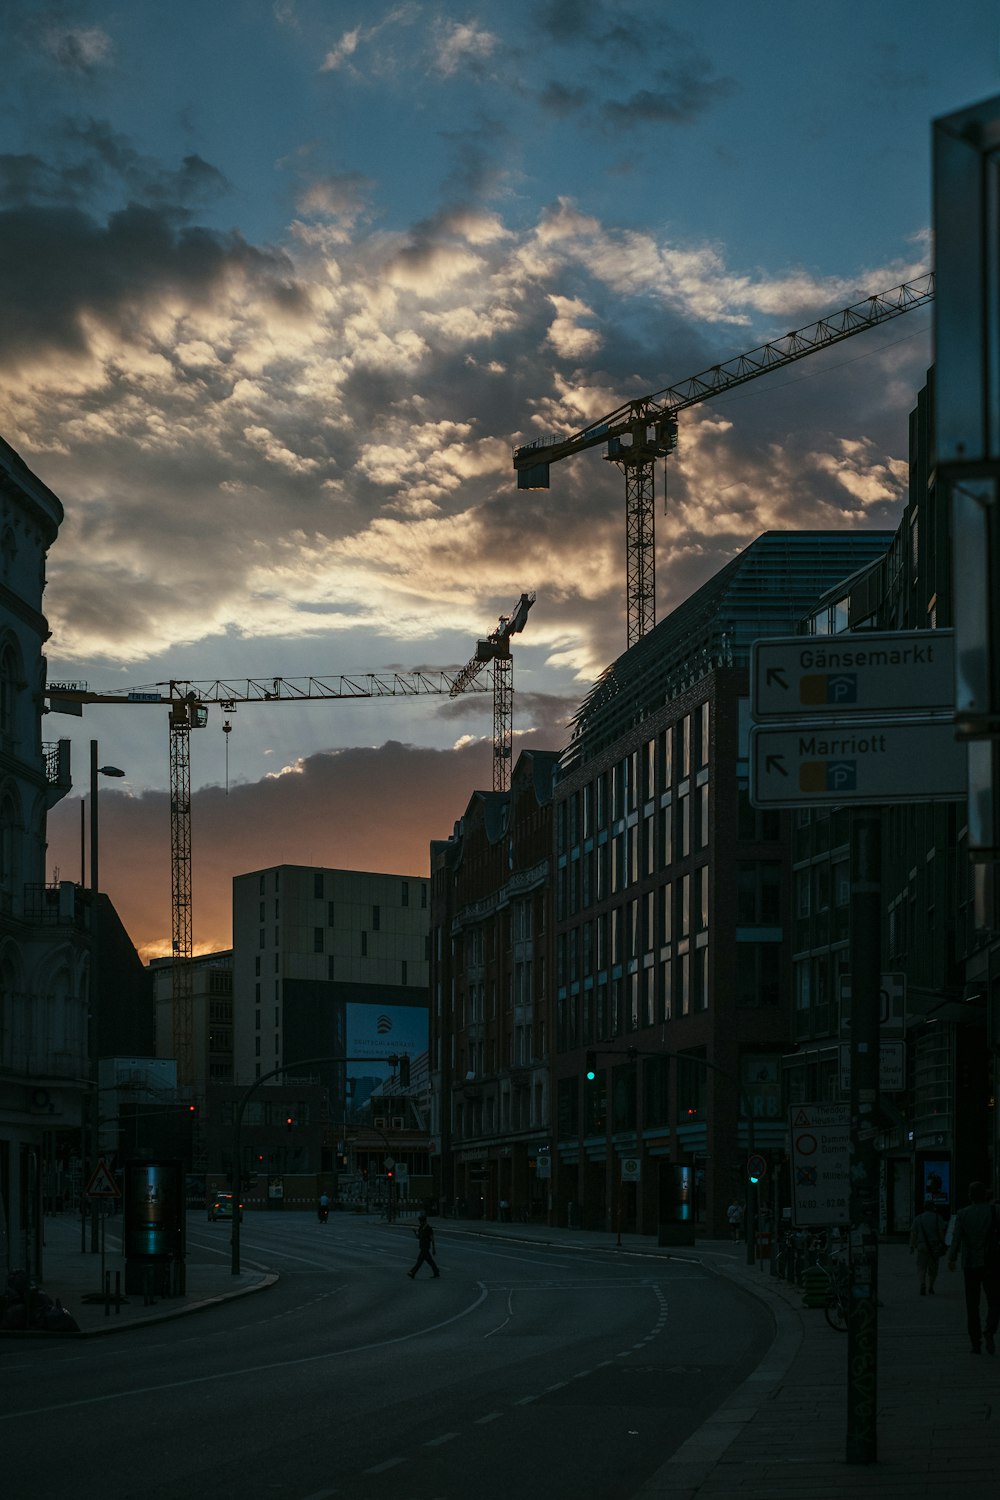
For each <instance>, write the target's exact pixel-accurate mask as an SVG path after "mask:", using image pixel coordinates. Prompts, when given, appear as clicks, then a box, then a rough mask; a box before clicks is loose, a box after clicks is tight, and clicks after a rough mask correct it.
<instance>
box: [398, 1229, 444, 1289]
mask: <svg viewBox="0 0 1000 1500" xmlns="http://www.w3.org/2000/svg"><path fill="white" fill-rule="evenodd" d="M414 1233H415V1234H416V1236H417V1244H418V1245H419V1246H420V1254H419V1255H418V1256H417V1263H416V1265H415V1266H414V1267H413V1270H412V1271H407V1273H406V1274H407V1276H409V1278H410V1280H411V1281H412V1280H413V1278H414V1276H416V1274H417V1272H418V1271H419V1270H420V1267H421V1266H422V1265H423V1263H424V1261H426V1262H427V1264H428V1265H429V1266H430V1268H431V1270H432V1271H433V1273H434V1280H435V1281H436V1280H437V1278H438V1277H439V1276H440V1274H441V1272H440V1271H439V1270H438V1268H437V1266H436V1265H435V1263H434V1255H433V1251H435V1250H436V1249H437V1246H436V1245H435V1243H434V1231H433V1229H432V1228H431V1226H430V1225H429V1224H428V1222H427V1215H426V1214H420V1215H419V1216H418V1218H417V1227H416V1229H415V1231H414Z"/></svg>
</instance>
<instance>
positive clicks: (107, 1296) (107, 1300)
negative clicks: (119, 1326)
mask: <svg viewBox="0 0 1000 1500" xmlns="http://www.w3.org/2000/svg"><path fill="white" fill-rule="evenodd" d="M104 1316H105V1317H106V1318H110V1316H111V1272H110V1271H105V1273H104Z"/></svg>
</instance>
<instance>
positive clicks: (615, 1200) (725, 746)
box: [552, 531, 892, 1237]
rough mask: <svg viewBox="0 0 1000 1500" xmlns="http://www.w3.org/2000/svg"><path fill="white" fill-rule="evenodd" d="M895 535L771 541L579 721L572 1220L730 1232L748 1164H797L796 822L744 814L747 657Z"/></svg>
mask: <svg viewBox="0 0 1000 1500" xmlns="http://www.w3.org/2000/svg"><path fill="white" fill-rule="evenodd" d="M891 540H892V538H891V533H886V532H876V531H858V532H796V533H778V532H769V533H766V534H765V535H764V536H762V537H760V538H758V539H757V541H755V542H753V543H752V544H751V545H750V546H748V547H747V548H746V549H745V550H744V552H742V553H741V554H740V555H739V556H738V557H737V558H735V559H734V560H733V562H731V563H730V564H729V565H728V566H727V567H726V568H724V569H723V570H722V571H721V572H720V573H719V574H717V575H716V577H715V578H713V579H712V580H710V582H709V583H708V584H706V585H705V586H704V587H703V588H701V589H699V590H698V591H697V592H696V593H695V594H693V595H692V596H691V597H690V598H689V599H688V600H687V601H685V603H684V604H682V605H681V606H680V607H679V608H678V609H676V610H675V611H674V612H673V613H672V614H671V615H670V616H669V617H668V618H667V619H666V620H664V621H662V622H661V624H660V625H658V626H657V627H656V628H655V629H654V630H652V631H651V632H650V633H649V634H648V635H646V636H645V637H644V638H643V639H642V640H641V641H639V642H638V643H637V644H636V645H634V646H633V647H632V648H631V650H630V651H628V652H627V653H626V654H625V656H623V657H621V658H620V659H619V660H618V661H617V662H615V663H614V664H613V666H612V667H610V668H609V669H608V671H607V672H606V673H605V675H604V676H603V678H602V679H601V680H600V681H599V682H598V684H597V685H596V687H595V688H594V690H593V691H592V693H591V694H590V696H589V697H588V699H587V700H586V701H585V703H584V704H583V706H582V708H581V710H580V712H579V715H578V716H577V721H576V726H575V731H574V734H573V738H572V740H571V743H570V745H569V747H568V749H567V750H566V752H565V754H564V756H563V758H562V763H561V766H560V772H559V778H558V782H557V786H556V792H555V842H554V865H555V870H554V879H555V975H554V980H553V992H554V994H553V998H554V1007H555V1054H554V1075H555V1091H556V1094H555V1124H554V1136H555V1139H554V1144H553V1162H552V1173H553V1183H554V1211H555V1213H556V1215H557V1217H558V1220H559V1222H561V1223H569V1224H573V1223H579V1224H582V1225H584V1226H588V1227H595V1228H597V1227H601V1228H603V1227H615V1226H616V1225H617V1226H619V1227H623V1228H625V1227H627V1228H635V1229H636V1230H638V1231H639V1232H640V1233H653V1232H656V1231H657V1230H660V1231H661V1233H663V1234H665V1235H673V1234H676V1236H677V1237H683V1234H684V1232H685V1231H687V1232H690V1228H691V1226H694V1225H697V1226H698V1227H699V1232H702V1233H705V1232H707V1233H710V1234H714V1233H724V1232H725V1224H726V1219H725V1211H726V1207H727V1204H728V1203H729V1202H730V1201H731V1199H732V1197H733V1195H734V1194H736V1193H742V1191H743V1185H744V1184H745V1181H746V1177H745V1171H744V1167H745V1161H746V1157H747V1154H748V1153H750V1152H754V1151H758V1152H759V1151H767V1152H775V1153H777V1152H779V1151H780V1150H781V1149H782V1148H783V1145H784V1137H785V1131H784V1116H783V1111H782V1100H781V1057H782V1054H783V1052H785V1051H787V1050H788V1048H789V1007H788V998H789V995H790V983H791V971H790V966H789V958H790V952H791V950H790V945H789V926H790V915H791V913H790V908H789V906H788V890H789V881H788V879H787V875H788V861H789V844H788V833H789V820H788V815H787V814H779V813H774V812H770V813H768V812H759V811H756V810H754V809H753V808H752V807H751V806H750V804H749V799H748V760H747V756H748V726H749V702H748V664H749V652H750V647H751V644H752V642H753V641H754V640H756V639H760V638H761V637H766V636H775V635H789V634H792V633H793V632H794V630H795V629H796V626H797V625H798V622H799V620H800V618H801V616H802V615H803V614H804V613H805V612H806V611H807V610H808V608H809V607H810V606H811V605H813V604H814V603H815V602H816V601H817V600H818V599H819V597H820V596H821V595H822V594H823V593H824V592H825V591H826V590H827V589H828V588H829V587H830V586H831V585H832V584H833V583H834V581H835V580H838V579H842V578H844V577H846V576H848V575H850V574H852V573H854V572H856V571H857V569H858V568H859V566H861V565H864V564H868V563H870V562H872V561H873V560H875V559H876V558H877V557H879V556H880V555H882V553H884V551H885V549H886V547H887V546H888V544H889V542H890V541H891ZM588 1074H592V1075H593V1076H592V1077H588V1076H587V1075H588Z"/></svg>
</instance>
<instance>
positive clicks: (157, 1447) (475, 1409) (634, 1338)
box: [0, 1213, 772, 1500]
mask: <svg viewBox="0 0 1000 1500" xmlns="http://www.w3.org/2000/svg"><path fill="white" fill-rule="evenodd" d="M437 1240H438V1261H439V1264H440V1266H441V1273H442V1274H441V1278H440V1280H438V1281H434V1280H433V1279H432V1278H431V1276H430V1274H429V1272H428V1270H427V1268H426V1267H424V1268H423V1269H422V1270H421V1272H420V1274H419V1276H418V1277H417V1279H416V1280H415V1281H411V1280H410V1279H409V1278H408V1277H407V1276H406V1274H405V1272H406V1270H407V1269H408V1267H409V1266H410V1265H411V1264H412V1262H413V1259H414V1257H415V1251H416V1241H415V1239H414V1236H413V1233H412V1229H411V1228H409V1227H407V1226H402V1225H392V1226H389V1225H384V1224H379V1223H376V1222H374V1221H372V1220H369V1219H365V1218H358V1217H354V1216H352V1215H348V1214H333V1215H331V1217H330V1221H329V1223H328V1224H327V1225H325V1226H321V1225H319V1224H318V1223H317V1221H316V1219H315V1217H314V1216H312V1215H307V1214H295V1213H283V1214H280V1215H266V1214H264V1215H255V1216H253V1217H250V1216H248V1218H247V1220H246V1222H245V1223H244V1225H243V1233H242V1253H243V1260H244V1264H245V1265H260V1266H266V1267H268V1268H271V1269H275V1270H277V1271H278V1272H279V1273H280V1278H281V1279H280V1281H279V1282H278V1284H277V1286H275V1287H274V1288H273V1289H272V1290H270V1291H268V1292H264V1293H261V1294H259V1295H257V1296H252V1297H246V1298H242V1299H240V1300H238V1301H235V1302H231V1303H228V1304H223V1305H221V1306H219V1307H216V1308H211V1309H208V1310H206V1311H204V1312H201V1313H198V1314H196V1315H192V1316H190V1317H187V1318H179V1319H175V1320H172V1321H169V1322H166V1323H160V1324H157V1325H154V1326H150V1327H147V1328H145V1329H142V1328H136V1329H133V1330H129V1331H126V1332H122V1333H121V1334H120V1335H117V1336H115V1337H113V1338H107V1339H100V1340H85V1341H79V1340H73V1341H67V1342H65V1343H62V1342H59V1343H56V1341H52V1343H49V1342H47V1341H39V1342H37V1343H36V1342H34V1341H21V1342H19V1343H14V1344H11V1345H8V1346H6V1347H5V1349H4V1352H3V1370H2V1382H3V1387H4V1390H5V1398H4V1402H3V1404H2V1410H0V1452H2V1455H3V1458H2V1471H3V1479H4V1482H3V1491H4V1494H5V1496H7V1497H9V1500H28V1497H31V1500H48V1497H49V1496H52V1497H55V1496H57V1495H58V1496H59V1497H60V1500H61V1497H63V1496H65V1495H70V1496H72V1497H74V1500H98V1497H100V1500H140V1497H141V1500H186V1497H189V1496H195V1495H203V1494H204V1495H212V1496H216V1497H220V1500H228V1497H232V1500H236V1497H242V1500H265V1497H269V1500H270V1497H273V1500H327V1497H330V1500H332V1497H335V1496H336V1497H338V1500H339V1497H343V1500H388V1497H392V1500H403V1497H406V1500H460V1497H461V1500H464V1497H465V1496H467V1495H468V1494H470V1493H474V1494H475V1495H476V1497H477V1500H501V1497H503V1500H509V1496H510V1495H511V1494H512V1493H514V1494H516V1495H517V1496H518V1497H519V1500H543V1497H544V1500H562V1497H564V1496H565V1497H570V1496H572V1497H574V1500H578V1497H587V1500H589V1497H595V1500H596V1497H603V1496H608V1497H611V1496H614V1497H615V1500H619V1497H626V1496H628V1495H631V1494H633V1493H634V1492H635V1491H636V1490H637V1489H638V1488H639V1486H640V1485H641V1484H642V1483H643V1481H644V1480H645V1479H646V1478H647V1477H648V1476H649V1475H650V1474H651V1473H652V1472H653V1471H654V1470H655V1469H657V1468H658V1467H659V1466H660V1464H662V1463H663V1462H664V1461H665V1459H666V1458H668V1457H669V1455H670V1453H671V1452H672V1451H673V1450H674V1449H675V1448H676V1447H677V1446H679V1444H680V1443H682V1442H683V1441H684V1439H685V1438H686V1437H687V1436H688V1435H689V1434H690V1433H691V1432H692V1431H693V1430H694V1429H695V1428H696V1427H697V1426H698V1425H699V1424H700V1423H701V1422H702V1421H703V1420H704V1418H705V1417H706V1416H707V1415H708V1414H709V1413H710V1412H711V1411H713V1410H714V1409H715V1407H716V1406H717V1405H718V1404H719V1402H720V1401H721V1400H722V1399H723V1397H724V1396H725V1395H726V1394H727V1393H728V1392H729V1391H730V1390H731V1389H732V1388H733V1387H734V1386H735V1385H737V1384H738V1383H739V1382H740V1381H741V1380H743V1379H744V1378H745V1376H746V1375H747V1374H748V1373H749V1371H750V1370H751V1369H752V1368H753V1367H754V1366H755V1365H756V1364H757V1363H758V1361H759V1360H760V1358H761V1356H762V1355H763V1353H764V1351H765V1350H766V1348H767V1346H768V1344H769V1342H770V1339H771V1333H772V1329H771V1323H770V1318H769V1315H768V1313H767V1312H766V1311H765V1310H764V1309H763V1308H762V1306H761V1305H760V1304H759V1303H758V1302H757V1301H756V1299H754V1298H751V1297H749V1296H747V1295H746V1294H745V1293H742V1292H741V1291H740V1290H739V1289H738V1288H736V1287H734V1286H731V1285H730V1284H728V1283H727V1282H725V1281H722V1280H720V1279H717V1278H715V1277H713V1276H712V1275H711V1274H710V1273H708V1272H706V1271H703V1270H702V1269H701V1267H700V1266H698V1265H697V1264H694V1263H693V1262H691V1263H685V1262H683V1261H674V1260H671V1261H664V1260H663V1259H662V1258H659V1257H657V1258H653V1257H648V1258H643V1257H642V1256H641V1255H636V1256H631V1255H627V1254H623V1253H621V1252H618V1253H611V1254H609V1253H605V1252H600V1251H596V1250H593V1249H588V1247H587V1242H586V1239H582V1240H581V1242H580V1247H579V1248H574V1249H568V1248H564V1247H561V1246H560V1247H551V1248H549V1247H545V1246H540V1245H529V1244H515V1243H511V1242H504V1241H501V1240H493V1241H491V1240H489V1239H487V1238H483V1237H480V1236H476V1235H473V1234H470V1233H468V1231H467V1230H463V1229H462V1228H461V1227H460V1226H457V1225H456V1226H452V1225H451V1224H443V1225H439V1226H438V1227H437ZM188 1249H189V1255H190V1256H192V1257H194V1256H204V1255H208V1256H224V1257H228V1255H229V1227H228V1226H227V1225H225V1224H217V1225H209V1224H207V1223H206V1222H205V1221H204V1219H202V1218H201V1216H200V1215H192V1216H191V1219H190V1222H189V1246H188Z"/></svg>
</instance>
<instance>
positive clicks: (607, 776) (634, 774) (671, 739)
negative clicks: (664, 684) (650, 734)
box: [556, 702, 711, 852]
mask: <svg viewBox="0 0 1000 1500" xmlns="http://www.w3.org/2000/svg"><path fill="white" fill-rule="evenodd" d="M710 724H711V709H710V705H709V704H708V703H707V702H706V703H700V704H698V706H697V708H695V709H694V710H693V711H692V712H691V713H689V714H685V716H684V717H683V718H682V719H679V720H678V722H677V723H676V724H672V725H670V726H669V728H667V729H664V730H662V731H661V732H660V734H658V735H656V736H654V738H652V739H650V740H647V741H646V743H645V745H643V746H642V747H641V748H638V749H635V750H633V751H631V752H630V753H629V754H628V755H626V756H623V758H622V759H621V760H620V761H618V762H616V764H615V765H614V766H612V767H611V769H610V770H609V771H602V772H600V774H599V775H597V776H596V777H595V778H594V780H593V781H591V782H588V784H587V785H586V786H584V787H581V788H580V789H579V790H578V791H576V792H573V793H572V794H571V795H570V796H569V797H567V798H566V799H565V801H563V802H560V803H559V804H558V806H557V808H556V848H557V849H558V850H559V851H560V852H563V851H565V850H567V849H571V848H573V847H574V846H575V845H576V844H580V843H583V842H584V841H585V840H586V839H588V838H592V837H594V835H595V834H596V833H598V832H600V831H601V830H602V829H606V828H608V827H610V825H611V824H613V823H615V822H617V821H618V820H619V819H621V818H626V817H628V815H629V813H632V812H635V811H636V809H637V808H639V807H642V806H644V805H645V804H646V803H647V802H651V801H653V800H654V798H656V797H660V796H665V795H666V794H668V793H670V792H671V791H672V790H673V788H674V787H675V786H677V785H679V784H680V783H682V782H684V781H686V780H687V779H688V777H690V776H691V774H692V773H693V772H695V771H697V770H699V769H701V768H702V767H705V766H707V765H708V763H709V748H710V738H711V734H710Z"/></svg>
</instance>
